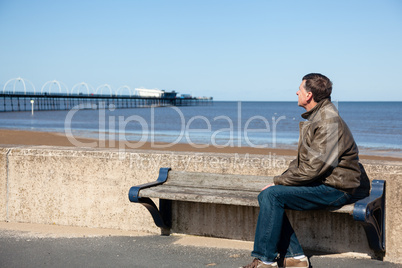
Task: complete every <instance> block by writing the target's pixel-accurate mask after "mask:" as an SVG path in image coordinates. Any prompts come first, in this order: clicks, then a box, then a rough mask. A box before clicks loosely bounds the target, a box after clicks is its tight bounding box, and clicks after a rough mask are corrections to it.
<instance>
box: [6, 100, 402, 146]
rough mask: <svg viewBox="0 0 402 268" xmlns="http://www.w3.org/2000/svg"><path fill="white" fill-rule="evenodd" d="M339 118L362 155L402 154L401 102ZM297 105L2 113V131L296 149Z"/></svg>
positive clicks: (349, 106) (358, 106)
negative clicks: (372, 152) (368, 152)
mask: <svg viewBox="0 0 402 268" xmlns="http://www.w3.org/2000/svg"><path fill="white" fill-rule="evenodd" d="M335 104H336V105H337V106H338V109H339V112H340V115H341V116H342V118H343V119H344V120H345V121H346V123H347V124H348V125H349V128H350V129H351V131H352V133H353V135H354V137H355V140H356V142H357V144H358V146H359V148H360V149H361V150H362V149H363V150H387V151H394V152H402V142H401V141H402V118H401V115H402V102H340V103H335ZM303 112H304V109H303V108H300V107H298V106H297V103H295V102H214V103H213V105H211V106H191V107H190V106H189V107H159V108H134V109H113V107H109V108H108V109H105V110H72V111H42V112H39V111H38V112H35V113H34V115H33V116H32V115H31V113H30V112H3V113H0V127H1V128H6V129H22V130H33V131H49V132H61V133H68V132H70V131H71V133H72V134H73V135H76V136H81V137H90V138H96V139H106V140H108V139H109V140H126V141H127V142H130V143H132V144H136V143H141V142H144V141H149V142H167V143H171V144H173V143H190V144H194V146H201V145H200V144H210V145H214V146H232V147H236V146H249V147H262V148H263V147H269V148H296V147H297V142H298V137H299V122H300V121H302V120H304V119H302V118H301V116H300V114H301V113H303Z"/></svg>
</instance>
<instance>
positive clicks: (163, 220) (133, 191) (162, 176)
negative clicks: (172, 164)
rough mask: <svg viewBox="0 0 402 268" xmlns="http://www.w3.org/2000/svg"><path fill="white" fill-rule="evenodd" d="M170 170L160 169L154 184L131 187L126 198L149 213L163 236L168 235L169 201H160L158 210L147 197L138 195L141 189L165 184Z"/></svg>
mask: <svg viewBox="0 0 402 268" xmlns="http://www.w3.org/2000/svg"><path fill="white" fill-rule="evenodd" d="M169 170H170V168H161V169H160V170H159V177H158V179H157V180H156V181H154V182H149V183H145V184H142V185H138V186H133V187H131V188H130V191H129V193H128V198H129V200H130V201H131V202H134V203H140V204H142V205H143V206H144V207H146V208H147V209H148V211H149V212H150V213H151V216H152V218H153V219H154V222H155V224H156V226H158V227H160V228H161V229H162V234H163V235H169V234H170V225H171V201H169V200H160V201H159V208H160V210H158V208H157V207H156V205H155V203H154V202H153V201H152V200H151V199H150V198H148V197H140V196H139V193H140V191H141V189H145V188H149V187H153V186H157V185H160V184H163V183H165V182H166V180H167V177H168V173H169Z"/></svg>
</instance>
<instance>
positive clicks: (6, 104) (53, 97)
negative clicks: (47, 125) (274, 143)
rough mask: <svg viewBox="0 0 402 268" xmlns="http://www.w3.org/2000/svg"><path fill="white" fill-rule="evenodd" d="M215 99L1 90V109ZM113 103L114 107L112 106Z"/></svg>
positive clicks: (209, 101) (190, 103) (206, 100)
mask: <svg viewBox="0 0 402 268" xmlns="http://www.w3.org/2000/svg"><path fill="white" fill-rule="evenodd" d="M211 104H212V98H180V97H176V96H175V94H174V95H172V94H163V95H161V96H160V97H144V96H137V95H133V96H130V95H119V96H117V95H102V94H90V95H86V94H85V95H84V94H82V93H78V94H71V93H70V94H68V93H35V92H2V93H0V112H14V111H18V112H19V111H31V110H34V111H54V110H71V109H78V108H79V109H105V108H110V107H113V108H115V109H128V108H142V107H164V106H193V105H211ZM111 105H112V106H111Z"/></svg>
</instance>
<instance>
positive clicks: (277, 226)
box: [251, 184, 351, 261]
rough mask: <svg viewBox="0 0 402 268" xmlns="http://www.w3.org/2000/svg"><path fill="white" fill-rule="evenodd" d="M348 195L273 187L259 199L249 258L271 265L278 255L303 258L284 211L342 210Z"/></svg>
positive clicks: (319, 187) (321, 187)
mask: <svg viewBox="0 0 402 268" xmlns="http://www.w3.org/2000/svg"><path fill="white" fill-rule="evenodd" d="M350 199H351V195H350V194H348V193H345V192H342V191H340V190H337V189H335V188H333V187H330V186H326V185H324V184H318V185H308V186H283V185H275V186H271V187H269V188H267V189H265V190H264V191H262V192H261V193H260V194H259V196H258V202H259V204H260V212H259V215H258V221H257V227H256V231H255V240H254V250H253V252H252V253H251V256H253V257H255V258H258V259H260V260H263V261H274V260H275V259H276V258H277V257H278V255H279V254H281V257H283V255H282V254H285V257H286V258H289V257H294V256H298V255H303V254H304V253H303V249H302V247H301V245H300V243H299V241H298V240H297V237H296V234H295V232H294V230H293V228H292V226H291V224H290V222H289V220H288V217H287V216H286V213H285V209H292V210H315V209H323V208H327V207H332V206H333V207H337V206H343V205H345V204H347V203H349V202H350Z"/></svg>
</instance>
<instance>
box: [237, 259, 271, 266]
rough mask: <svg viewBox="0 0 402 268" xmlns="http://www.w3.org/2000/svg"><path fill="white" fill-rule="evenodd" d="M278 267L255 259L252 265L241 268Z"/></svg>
mask: <svg viewBox="0 0 402 268" xmlns="http://www.w3.org/2000/svg"><path fill="white" fill-rule="evenodd" d="M272 267H278V264H277V263H276V262H274V263H273V264H265V263H263V262H262V261H261V260H259V259H257V258H255V259H254V260H253V262H252V263H250V264H248V265H246V266H243V267H242V268H272Z"/></svg>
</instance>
